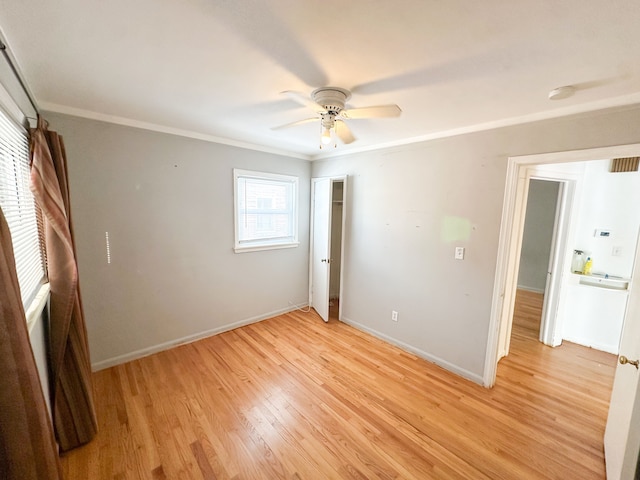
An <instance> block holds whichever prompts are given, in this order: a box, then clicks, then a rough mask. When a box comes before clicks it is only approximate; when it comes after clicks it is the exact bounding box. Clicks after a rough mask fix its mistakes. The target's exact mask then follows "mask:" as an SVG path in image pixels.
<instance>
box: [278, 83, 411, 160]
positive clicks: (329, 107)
mask: <svg viewBox="0 0 640 480" xmlns="http://www.w3.org/2000/svg"><path fill="white" fill-rule="evenodd" d="M282 93H283V94H284V95H286V96H288V97H289V98H291V99H292V100H294V101H296V102H298V103H299V104H301V105H303V106H305V107H308V108H310V109H311V110H313V111H314V112H315V113H316V116H315V117H312V118H305V119H304V120H298V121H296V122H292V123H287V124H285V125H280V126H278V127H274V128H272V130H280V129H283V128H289V127H295V126H298V125H303V124H305V123H310V122H316V121H318V120H319V121H320V126H321V129H322V130H321V132H322V133H321V136H320V148H322V147H323V145H330V144H331V143H333V145H334V147H335V146H336V141H335V137H336V136H337V137H338V138H339V139H340V140H341V141H342V143H345V144H349V143H351V142H354V141H355V140H356V137H355V136H354V135H353V133H351V130H350V129H349V126H348V125H347V123H346V120H356V119H361V118H390V117H399V116H400V114H401V113H402V110H400V107H398V105H379V106H375V107H363V108H350V109H345V108H344V107H345V103H346V101H347V100H349V98H351V92H350V91H349V90H346V89H344V88H339V87H321V88H317V89H316V90H314V91H313V92H311V96H310V97H307V96H306V95H304V94H302V93H300V92H294V91H286V92H282Z"/></svg>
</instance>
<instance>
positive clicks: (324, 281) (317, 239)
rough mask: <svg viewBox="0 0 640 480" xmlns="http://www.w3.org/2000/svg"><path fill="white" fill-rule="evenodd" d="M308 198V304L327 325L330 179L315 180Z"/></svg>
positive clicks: (329, 266) (329, 255)
mask: <svg viewBox="0 0 640 480" xmlns="http://www.w3.org/2000/svg"><path fill="white" fill-rule="evenodd" d="M311 195H312V200H313V203H312V219H311V221H312V223H311V228H312V234H311V235H312V236H311V291H310V302H309V304H310V305H311V306H312V307H313V308H314V310H315V311H316V312H318V315H320V317H322V319H323V320H324V321H325V322H328V321H329V280H330V273H331V271H330V268H331V265H330V263H331V260H330V259H331V195H332V182H331V179H330V178H314V179H313V183H312V189H311Z"/></svg>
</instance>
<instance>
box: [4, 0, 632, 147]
mask: <svg viewBox="0 0 640 480" xmlns="http://www.w3.org/2000/svg"><path fill="white" fill-rule="evenodd" d="M0 12H1V13H0V28H1V29H2V33H3V36H4V37H5V38H6V40H7V43H8V45H9V48H10V49H11V52H12V53H13V55H14V56H15V58H16V59H17V61H18V63H19V68H20V69H21V71H22V73H23V75H24V77H25V79H26V81H27V83H28V85H29V87H30V89H31V91H32V93H33V94H34V96H35V98H36V101H37V102H38V104H39V106H40V107H41V108H43V109H46V110H53V111H60V112H66V113H74V114H79V115H82V116H88V117H92V118H102V119H111V120H116V121H121V122H124V123H128V124H134V125H140V126H145V125H146V126H147V127H149V126H156V128H158V129H160V130H165V131H176V132H178V131H182V132H189V133H188V134H192V135H194V136H199V137H201V138H207V137H208V138H212V139H215V138H221V139H226V140H223V141H229V142H230V143H234V142H235V143H237V142H245V143H250V144H253V145H258V146H261V147H265V148H266V149H277V150H281V151H284V152H287V153H288V154H291V155H294V156H301V157H303V158H318V156H319V157H320V158H321V157H323V156H326V155H327V154H339V153H345V152H351V151H360V150H363V149H365V150H366V149H370V148H376V147H380V146H383V145H389V144H398V143H404V142H407V141H412V140H416V139H426V138H433V137H437V136H442V135H448V134H451V133H453V132H462V131H470V130H474V129H479V128H486V127H490V126H499V125H507V124H513V123H518V122H522V121H527V120H536V119H542V118H549V117H555V116H560V115H566V114H570V113H576V112H581V111H588V110H594V109H598V108H603V107H608V106H615V105H626V104H632V103H640V27H639V26H640V2H638V0H562V1H546V0H514V1H505V0H483V1H481V2H478V1H475V2H472V1H469V0H446V1H442V0H398V1H393V2H392V1H382V0H380V1H378V0H351V1H344V0H343V1H336V0H303V1H302V0H272V1H259V0H226V1H225V0H181V1H176V0H136V1H131V0H109V1H104V0H57V1H51V0H50V1H46V0H40V1H37V0H20V1H15V0H0ZM326 85H333V86H339V87H344V88H347V89H350V90H351V91H352V92H353V96H352V98H351V100H350V101H349V103H348V106H350V107H364V106H370V105H380V104H387V103H396V104H398V105H400V107H401V108H402V110H403V113H402V115H401V117H400V118H395V119H377V120H352V121H350V123H349V124H350V126H351V129H352V131H353V133H354V134H355V135H356V137H357V138H358V140H357V141H356V142H354V143H353V144H351V145H348V146H346V145H340V144H339V145H338V148H337V149H334V150H333V151H330V152H327V151H326V150H323V151H322V152H320V150H319V149H318V143H319V142H318V140H319V133H320V130H319V126H317V125H316V124H315V123H314V124H307V125H303V126H298V127H294V128H291V129H287V130H279V131H272V130H271V129H270V127H273V126H277V125H281V124H284V123H288V122H293V121H296V120H300V119H303V118H307V117H309V116H312V115H309V113H310V112H308V111H307V110H306V109H305V108H304V107H301V106H300V105H298V104H296V103H295V102H293V101H292V100H290V99H288V98H286V97H285V96H283V95H281V94H280V92H282V91H283V90H296V91H300V92H304V93H305V94H308V93H310V92H311V91H312V90H313V89H315V88H317V87H320V86H326ZM562 85H574V86H575V87H576V88H577V91H576V94H575V95H574V96H573V97H571V98H568V99H565V100H555V101H551V100H549V99H548V98H547V95H548V92H549V91H550V90H551V89H553V88H555V87H559V86H562Z"/></svg>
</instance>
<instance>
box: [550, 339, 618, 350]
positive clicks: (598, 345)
mask: <svg viewBox="0 0 640 480" xmlns="http://www.w3.org/2000/svg"><path fill="white" fill-rule="evenodd" d="M562 340H563V341H567V342H571V343H575V344H577V345H582V346H583V347H588V348H593V349H594V350H599V351H601V352H606V353H612V354H614V355H618V353H619V348H618V345H604V344H601V343H593V342H591V341H589V340H588V339H585V338H579V337H571V336H569V337H567V336H563V337H562Z"/></svg>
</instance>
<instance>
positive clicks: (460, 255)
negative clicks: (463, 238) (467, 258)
mask: <svg viewBox="0 0 640 480" xmlns="http://www.w3.org/2000/svg"><path fill="white" fill-rule="evenodd" d="M455 258H456V260H464V247H456V257H455Z"/></svg>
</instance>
